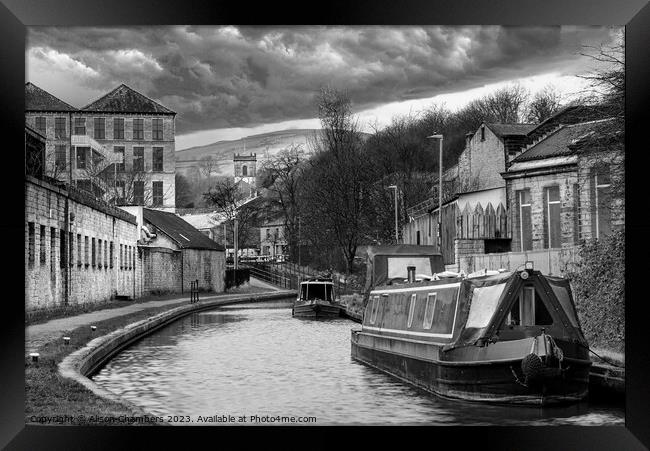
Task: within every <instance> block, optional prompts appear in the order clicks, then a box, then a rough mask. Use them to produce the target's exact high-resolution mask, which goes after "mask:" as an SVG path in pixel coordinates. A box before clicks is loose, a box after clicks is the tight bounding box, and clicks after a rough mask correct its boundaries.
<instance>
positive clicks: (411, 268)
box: [406, 266, 415, 283]
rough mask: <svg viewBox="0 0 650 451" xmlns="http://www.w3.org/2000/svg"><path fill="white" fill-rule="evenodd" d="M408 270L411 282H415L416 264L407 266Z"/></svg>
mask: <svg viewBox="0 0 650 451" xmlns="http://www.w3.org/2000/svg"><path fill="white" fill-rule="evenodd" d="M406 272H407V274H408V281H409V283H413V282H415V266H407V267H406Z"/></svg>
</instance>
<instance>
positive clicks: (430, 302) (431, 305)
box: [422, 293, 438, 329]
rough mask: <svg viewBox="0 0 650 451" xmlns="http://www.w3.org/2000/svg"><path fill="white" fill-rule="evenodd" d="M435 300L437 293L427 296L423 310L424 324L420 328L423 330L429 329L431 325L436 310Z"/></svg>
mask: <svg viewBox="0 0 650 451" xmlns="http://www.w3.org/2000/svg"><path fill="white" fill-rule="evenodd" d="M437 298H438V294H437V293H429V294H428V295H427V305H426V307H425V309H424V324H423V326H422V327H424V328H425V329H431V324H433V312H434V311H435V308H436V300H437Z"/></svg>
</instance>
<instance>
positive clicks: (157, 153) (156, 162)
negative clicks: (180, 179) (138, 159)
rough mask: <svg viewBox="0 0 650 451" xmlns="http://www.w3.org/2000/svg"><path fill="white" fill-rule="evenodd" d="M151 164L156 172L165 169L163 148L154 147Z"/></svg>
mask: <svg viewBox="0 0 650 451" xmlns="http://www.w3.org/2000/svg"><path fill="white" fill-rule="evenodd" d="M151 166H152V169H153V170H154V171H156V172H162V171H163V148H162V147H154V148H153V151H152V153H151Z"/></svg>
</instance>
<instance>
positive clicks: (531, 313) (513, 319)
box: [506, 285, 553, 326]
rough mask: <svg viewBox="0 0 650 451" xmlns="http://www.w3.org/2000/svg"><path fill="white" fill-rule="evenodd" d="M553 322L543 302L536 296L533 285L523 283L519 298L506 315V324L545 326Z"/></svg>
mask: <svg viewBox="0 0 650 451" xmlns="http://www.w3.org/2000/svg"><path fill="white" fill-rule="evenodd" d="M551 324H553V318H552V317H551V315H550V313H549V312H548V309H547V308H546V306H545V305H544V302H543V301H542V300H541V299H540V297H539V296H537V293H536V291H535V287H534V286H533V285H525V286H524V287H522V289H521V291H520V292H519V298H518V300H517V301H515V304H514V305H513V306H512V309H511V310H510V312H509V313H508V316H507V317H506V325H507V326H546V325H551Z"/></svg>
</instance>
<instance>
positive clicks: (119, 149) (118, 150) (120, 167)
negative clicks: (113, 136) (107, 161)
mask: <svg viewBox="0 0 650 451" xmlns="http://www.w3.org/2000/svg"><path fill="white" fill-rule="evenodd" d="M113 153H114V154H115V158H116V160H118V161H119V163H115V170H116V171H124V170H125V166H124V146H115V147H113Z"/></svg>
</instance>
